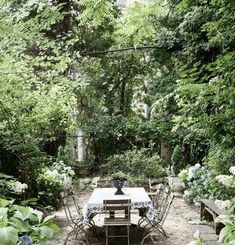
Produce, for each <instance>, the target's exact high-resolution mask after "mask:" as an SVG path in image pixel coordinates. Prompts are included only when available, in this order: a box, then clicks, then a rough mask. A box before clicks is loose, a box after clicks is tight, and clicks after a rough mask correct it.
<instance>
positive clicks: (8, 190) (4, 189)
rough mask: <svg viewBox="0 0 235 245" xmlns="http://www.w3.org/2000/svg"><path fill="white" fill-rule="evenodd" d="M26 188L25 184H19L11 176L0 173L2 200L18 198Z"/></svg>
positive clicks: (0, 194)
mask: <svg viewBox="0 0 235 245" xmlns="http://www.w3.org/2000/svg"><path fill="white" fill-rule="evenodd" d="M27 188H28V186H27V184H25V183H21V182H20V181H18V180H16V179H15V178H14V177H13V176H9V175H6V174H2V173H0V196H1V197H2V198H10V199H11V198H20V197H21V196H22V194H23V193H24V192H25V190H26V189H27Z"/></svg>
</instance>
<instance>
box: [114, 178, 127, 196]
mask: <svg viewBox="0 0 235 245" xmlns="http://www.w3.org/2000/svg"><path fill="white" fill-rule="evenodd" d="M112 182H113V186H114V187H115V188H116V189H117V191H116V192H115V193H114V195H124V193H123V191H122V187H123V186H124V180H120V179H113V180H112Z"/></svg>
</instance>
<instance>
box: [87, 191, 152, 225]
mask: <svg viewBox="0 0 235 245" xmlns="http://www.w3.org/2000/svg"><path fill="white" fill-rule="evenodd" d="M122 191H123V192H124V195H114V193H115V192H116V188H95V189H94V191H93V193H92V194H91V196H90V198H89V200H88V202H87V204H86V205H85V206H84V207H83V223H84V224H89V223H90V221H91V219H92V218H93V217H94V216H95V215H96V214H98V213H103V212H104V210H103V201H104V200H121V199H130V200H131V207H132V208H134V209H145V210H146V213H145V215H146V217H147V218H148V219H149V220H150V221H151V220H153V219H154V208H153V203H152V201H151V199H150V198H149V196H148V194H147V192H146V191H145V189H144V188H143V187H131V188H122Z"/></svg>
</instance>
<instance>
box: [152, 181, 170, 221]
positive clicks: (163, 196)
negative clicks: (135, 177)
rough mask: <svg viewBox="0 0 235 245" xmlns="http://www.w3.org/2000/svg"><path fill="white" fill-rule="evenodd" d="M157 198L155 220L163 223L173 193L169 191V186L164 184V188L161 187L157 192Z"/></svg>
mask: <svg viewBox="0 0 235 245" xmlns="http://www.w3.org/2000/svg"><path fill="white" fill-rule="evenodd" d="M158 198H159V200H158V206H157V207H156V215H155V222H157V223H161V225H163V223H164V222H165V219H166V217H167V215H168V212H169V210H170V207H171V204H172V202H173V199H174V195H173V193H172V192H171V190H170V187H169V186H166V185H164V188H162V189H161V190H160V192H159V196H158Z"/></svg>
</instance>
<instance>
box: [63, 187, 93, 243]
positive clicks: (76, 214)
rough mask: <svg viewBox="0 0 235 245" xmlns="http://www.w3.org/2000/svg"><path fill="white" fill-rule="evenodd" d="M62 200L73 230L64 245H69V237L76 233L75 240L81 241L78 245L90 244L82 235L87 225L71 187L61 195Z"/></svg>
mask: <svg viewBox="0 0 235 245" xmlns="http://www.w3.org/2000/svg"><path fill="white" fill-rule="evenodd" d="M61 200H62V204H63V208H64V212H65V215H66V218H67V222H68V225H69V226H70V227H71V228H72V230H71V231H70V232H69V233H68V235H67V237H66V238H65V241H64V245H66V244H67V242H68V240H69V237H70V236H71V235H72V234H73V233H75V234H76V235H75V239H76V240H78V241H80V243H77V244H81V245H84V244H87V245H89V244H90V240H89V239H88V238H87V237H86V236H85V235H81V232H82V231H84V228H85V226H86V224H84V223H83V216H82V214H81V208H80V207H79V205H78V203H77V200H76V198H75V195H74V190H73V188H72V187H71V188H70V189H69V190H68V191H66V192H63V193H62V194H61Z"/></svg>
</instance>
